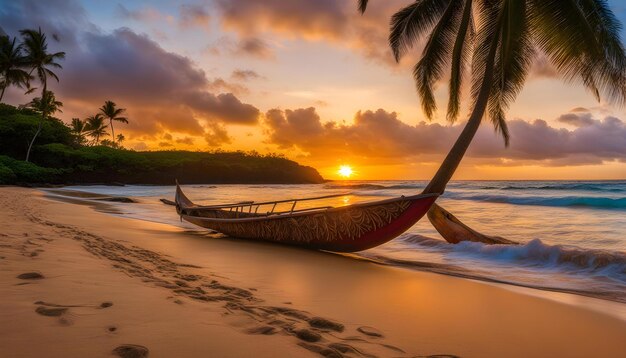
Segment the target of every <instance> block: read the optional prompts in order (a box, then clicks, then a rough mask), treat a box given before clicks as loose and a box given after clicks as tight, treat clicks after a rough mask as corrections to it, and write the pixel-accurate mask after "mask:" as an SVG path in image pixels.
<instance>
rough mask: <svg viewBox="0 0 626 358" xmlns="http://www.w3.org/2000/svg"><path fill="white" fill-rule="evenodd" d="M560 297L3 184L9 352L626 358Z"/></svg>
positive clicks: (2, 275)
mask: <svg viewBox="0 0 626 358" xmlns="http://www.w3.org/2000/svg"><path fill="white" fill-rule="evenodd" d="M102 205H106V204H102ZM528 292H530V291H528ZM561 297H565V298H567V299H570V300H573V301H576V302H577V305H570V304H565V303H561V302H556V301H554V300H548V299H545V298H542V297H537V296H533V295H529V294H526V293H524V290H519V289H518V290H515V291H513V290H510V289H506V288H504V287H501V286H498V285H492V284H484V283H480V282H473V281H469V280H465V279H460V278H454V277H447V276H443V275H438V274H432V273H422V272H414V271H408V270H403V269H397V268H390V267H384V266H378V265H375V264H372V263H369V262H363V261H359V260H355V259H353V258H350V257H344V256H339V255H333V254H327V253H320V252H309V251H305V250H301V249H295V248H289V247H281V246H276V245H270V244H259V243H253V242H241V241H239V242H238V241H237V240H232V239H227V238H223V237H220V236H219V235H215V234H208V233H205V232H203V231H187V232H186V231H184V230H182V229H180V228H175V227H171V226H168V225H162V224H155V223H149V222H144V221H138V220H132V219H126V218H120V217H115V216H112V215H107V214H103V213H100V212H96V211H94V210H92V209H91V208H88V207H86V206H83V205H76V204H72V203H62V202H58V201H52V200H49V199H46V198H44V197H43V195H42V193H41V192H39V191H37V190H32V189H23V188H14V187H5V188H0V355H1V356H3V357H5V356H6V357H113V356H115V355H118V356H129V357H130V356H137V357H140V356H142V354H145V353H146V351H147V352H148V354H149V356H150V357H199V356H205V357H300V356H311V357H315V356H320V355H325V356H327V357H340V356H342V355H343V356H346V357H349V356H352V357H358V356H363V357H370V356H381V357H387V356H389V357H414V356H429V355H444V356H445V355H448V356H460V357H617V356H626V321H624V320H621V319H618V318H615V317H612V316H610V315H606V314H604V313H600V312H597V311H595V310H591V309H588V308H585V306H589V307H590V306H592V305H600V306H605V304H604V303H603V302H602V301H598V300H594V299H589V298H584V297H575V296H570V295H565V294H563V295H562V296H561ZM611 304H612V305H616V304H613V303H610V304H609V303H606V305H609V306H608V307H610V305H611ZM613 307H619V308H620V309H621V308H622V307H621V306H613ZM130 354H135V355H130Z"/></svg>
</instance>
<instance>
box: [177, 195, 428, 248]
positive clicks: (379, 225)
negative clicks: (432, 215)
mask: <svg viewBox="0 0 626 358" xmlns="http://www.w3.org/2000/svg"><path fill="white" fill-rule="evenodd" d="M342 195H345V194H339V195H327V196H322V197H315V198H303V199H288V200H278V201H270V202H254V201H245V202H239V203H233V204H220V205H210V206H201V205H196V204H194V203H193V202H192V201H191V200H189V198H187V196H185V194H184V193H183V191H182V189H181V188H180V186H179V185H178V183H177V184H176V199H175V203H176V211H177V212H178V214H179V215H180V217H181V219H184V220H185V221H188V222H190V223H192V224H195V225H198V226H201V227H204V228H207V229H211V230H214V231H217V232H220V233H223V234H226V235H228V236H231V237H234V238H241V239H248V240H261V241H269V242H276V243H281V244H287V245H296V246H302V247H305V248H309V249H317V250H327V251H334V252H355V251H361V250H366V249H369V248H372V247H375V246H378V245H381V244H384V243H386V242H388V241H390V240H392V239H394V238H396V237H397V236H398V235H400V234H402V233H403V232H405V231H406V230H408V229H409V228H410V227H411V226H413V225H414V224H415V223H416V222H417V221H419V220H420V219H421V218H422V216H424V214H426V212H428V209H429V208H430V207H431V205H432V204H433V203H434V202H435V200H436V199H437V196H438V194H420V195H413V196H401V197H398V198H392V199H385V200H380V201H375V202H363V203H356V204H352V205H347V206H340V207H331V206H324V207H315V208H305V209H296V204H298V203H299V202H302V201H309V200H318V199H324V198H330V197H337V196H342ZM285 203H287V204H288V203H291V210H288V211H275V209H276V206H277V205H278V204H285ZM261 207H262V208H266V207H267V208H269V207H271V210H270V211H266V212H259V208H261Z"/></svg>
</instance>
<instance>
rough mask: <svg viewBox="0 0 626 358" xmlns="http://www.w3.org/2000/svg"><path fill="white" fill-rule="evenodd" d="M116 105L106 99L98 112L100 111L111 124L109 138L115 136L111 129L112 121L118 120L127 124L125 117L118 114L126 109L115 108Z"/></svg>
mask: <svg viewBox="0 0 626 358" xmlns="http://www.w3.org/2000/svg"><path fill="white" fill-rule="evenodd" d="M116 106H117V105H116V104H115V102H113V101H106V102H104V105H103V106H102V107H100V113H102V114H103V115H104V116H105V117H106V118H107V119H108V120H109V125H110V126H111V138H115V131H114V130H113V121H118V122H122V123H126V124H128V119H127V118H126V117H122V116H120V115H121V114H122V113H124V112H125V111H126V110H125V109H124V108H117V107H116Z"/></svg>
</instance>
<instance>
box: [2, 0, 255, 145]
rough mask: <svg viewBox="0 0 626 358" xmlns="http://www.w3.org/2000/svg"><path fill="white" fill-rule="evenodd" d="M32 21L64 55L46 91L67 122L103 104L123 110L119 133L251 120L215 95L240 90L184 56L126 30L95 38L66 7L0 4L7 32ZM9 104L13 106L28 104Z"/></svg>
mask: <svg viewBox="0 0 626 358" xmlns="http://www.w3.org/2000/svg"><path fill="white" fill-rule="evenodd" d="M118 9H121V10H118V11H123V10H124V9H126V8H124V7H123V6H121V7H118ZM126 10H128V9H126ZM131 15H132V13H129V15H128V16H131ZM35 21H36V23H37V24H38V25H41V27H42V29H43V30H44V31H46V32H47V33H49V34H52V33H55V34H58V35H59V38H60V43H58V44H57V43H54V42H53V43H52V44H51V47H53V50H55V51H57V50H63V51H66V53H67V56H66V59H65V60H64V61H62V65H63V67H64V68H63V70H57V73H58V74H59V77H60V79H61V82H60V83H59V84H58V85H57V84H55V83H53V84H51V87H52V89H53V90H54V91H55V92H57V97H58V98H60V99H62V100H63V102H64V103H65V108H64V112H66V113H68V118H69V116H81V117H82V116H85V115H90V114H93V112H95V111H97V108H99V107H100V106H101V105H102V103H103V102H104V101H105V100H109V99H110V100H113V101H115V102H117V103H118V105H120V106H122V107H124V108H127V109H128V117H129V118H130V124H129V125H128V126H124V127H121V128H124V129H125V130H130V131H133V132H136V133H135V134H137V135H138V134H141V133H152V134H155V133H160V132H162V131H176V132H183V133H188V134H193V135H204V127H203V126H201V125H200V123H201V122H205V121H211V122H221V123H237V124H254V123H256V122H257V117H258V115H259V111H258V109H256V107H254V106H253V105H250V104H246V103H243V102H242V101H241V100H239V99H238V98H237V97H236V96H235V95H234V94H232V93H219V92H223V91H226V92H245V87H243V86H241V85H237V84H230V83H228V82H227V81H224V80H223V79H221V78H218V79H214V80H209V79H208V78H207V76H206V74H205V73H204V71H202V70H201V69H199V68H198V67H197V66H196V65H195V64H194V63H193V61H191V60H190V59H189V58H187V57H184V56H181V55H178V54H176V53H173V52H168V51H166V50H164V49H163V48H161V47H160V46H159V45H158V44H157V43H156V42H154V41H153V40H151V39H150V38H149V37H148V36H147V35H141V34H137V33H135V32H133V31H132V30H130V29H127V28H121V29H117V30H115V31H113V32H111V33H102V32H100V31H99V30H98V29H96V28H95V27H94V26H93V25H91V24H90V23H89V21H88V20H87V19H86V15H85V12H84V10H83V9H82V8H81V7H80V6H79V5H78V4H76V3H75V2H73V1H61V0H54V1H46V2H45V3H44V2H40V1H28V0H26V1H19V2H3V3H2V5H0V23H2V24H3V27H5V29H6V30H7V31H17V30H15V29H21V28H24V27H29V26H31V25H30V24H31V23H32V22H35ZM7 97H10V96H7ZM11 98H14V99H15V101H19V102H17V103H24V102H25V101H26V100H27V99H26V98H19V96H18V97H11ZM129 138H130V137H129Z"/></svg>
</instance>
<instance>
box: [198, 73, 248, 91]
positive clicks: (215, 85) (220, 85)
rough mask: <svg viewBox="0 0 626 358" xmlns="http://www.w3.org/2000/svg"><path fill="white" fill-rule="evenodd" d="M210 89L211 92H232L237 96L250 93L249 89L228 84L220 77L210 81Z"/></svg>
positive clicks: (236, 84) (239, 85) (235, 84)
mask: <svg viewBox="0 0 626 358" xmlns="http://www.w3.org/2000/svg"><path fill="white" fill-rule="evenodd" d="M208 88H209V89H210V90H211V91H223V92H231V93H233V94H237V95H240V94H246V93H249V92H250V90H249V89H248V87H246V86H244V85H241V84H238V83H231V82H227V81H225V80H224V79H223V78H221V77H218V78H215V79H213V80H211V81H209V84H208Z"/></svg>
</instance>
